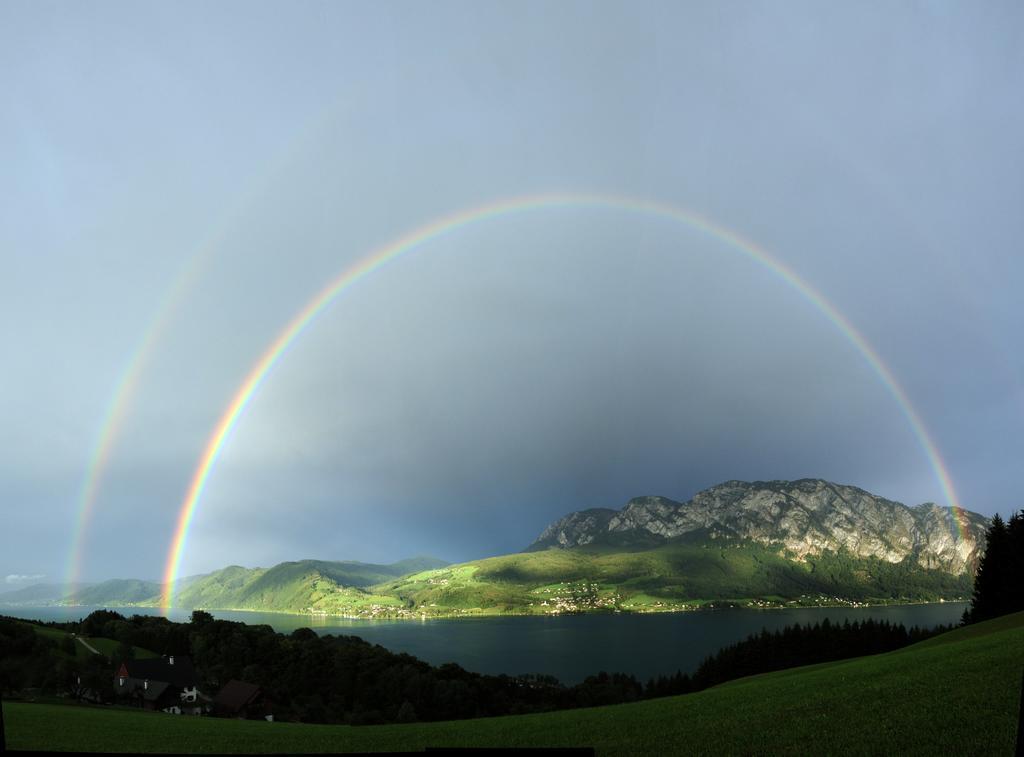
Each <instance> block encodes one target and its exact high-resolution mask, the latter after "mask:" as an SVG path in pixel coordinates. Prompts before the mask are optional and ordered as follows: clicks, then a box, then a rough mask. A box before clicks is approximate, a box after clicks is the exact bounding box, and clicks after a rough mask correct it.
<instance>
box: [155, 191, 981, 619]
mask: <svg viewBox="0 0 1024 757" xmlns="http://www.w3.org/2000/svg"><path fill="white" fill-rule="evenodd" d="M558 208H595V209H609V210H619V211H630V212H634V213H637V214H640V215H647V216H654V217H658V218H663V219H669V220H673V221H677V222H679V223H682V224H684V225H686V226H688V227H690V228H693V229H697V230H699V231H701V232H703V233H705V234H707V235H708V236H710V237H712V238H714V239H717V240H718V241H720V242H723V243H725V244H726V245H727V246H728V247H730V248H732V249H733V250H735V251H737V252H739V253H741V254H743V255H745V256H747V257H748V258H750V259H751V260H753V261H755V262H756V263H758V264H760V265H762V266H764V267H765V268H767V269H768V270H770V271H772V272H773V273H775V274H777V275H778V276H779V277H780V278H781V279H782V280H783V281H785V282H786V283H787V284H789V285H790V286H792V287H793V288H794V289H796V290H797V291H798V292H799V293H800V294H801V295H803V296H804V298H805V299H807V300H808V301H809V302H810V303H811V304H812V305H814V306H815V307H816V308H817V309H818V310H819V311H820V312H821V313H822V314H823V315H824V316H825V317H826V318H828V320H830V321H831V322H832V323H833V324H834V325H835V326H836V327H837V328H838V329H839V331H840V332H841V333H842V334H843V336H845V337H846V339H847V340H848V341H849V342H850V343H851V344H852V345H853V346H854V347H856V349H857V350H858V351H859V352H860V353H861V355H862V356H863V357H864V359H865V360H866V361H867V363H868V364H869V365H870V366H871V368H872V369H873V370H874V372H875V374H876V375H877V376H878V378H879V379H880V380H881V382H882V384H883V385H884V386H885V387H886V389H887V390H888V391H889V393H890V394H891V395H892V396H893V398H894V399H895V400H896V403H897V405H898V406H899V408H900V410H901V411H902V413H903V415H904V416H905V417H906V419H907V421H908V423H909V424H910V427H911V429H912V430H913V432H914V435H915V437H916V438H917V440H918V442H919V443H920V445H921V448H922V450H923V451H924V453H925V456H926V458H927V459H928V462H929V465H930V466H931V468H932V470H933V471H934V473H935V476H936V479H937V481H938V483H939V486H940V487H941V489H942V491H943V494H944V496H945V498H946V500H947V501H948V502H949V504H950V506H951V507H952V508H957V504H958V503H957V497H956V492H955V490H954V488H953V482H952V479H951V478H950V475H949V471H948V470H947V468H946V465H945V463H944V462H943V460H942V457H941V455H940V454H939V451H938V449H937V447H936V446H935V443H934V442H933V441H932V439H931V436H930V435H929V434H928V431H927V429H926V428H925V425H924V422H923V421H922V420H921V417H920V416H919V415H918V413H917V411H916V410H915V409H914V407H913V405H912V404H911V402H910V399H909V398H908V397H907V394H906V392H905V391H904V390H903V388H902V387H901V386H900V384H899V382H898V381H897V380H896V377H895V376H894V375H893V373H892V371H891V370H889V368H888V367H887V366H886V365H885V363H884V362H882V359H881V357H879V355H878V353H877V352H876V351H875V350H874V348H873V347H872V346H871V345H870V344H869V343H868V341H867V340H866V339H865V338H864V336H863V335H862V334H861V333H860V332H859V331H857V329H856V328H854V326H853V324H851V323H850V321H849V320H847V318H846V317H845V316H843V315H842V313H840V312H839V311H838V310H837V309H836V308H835V306H833V305H832V304H831V303H830V302H828V301H827V300H826V299H825V297H824V296H823V295H822V294H821V293H820V292H818V291H817V290H816V289H814V288H813V287H812V286H811V285H810V284H808V283H807V282H806V281H804V280H803V279H802V278H800V277H799V276H798V275H797V274H796V273H795V272H794V271H793V270H791V269H790V268H788V267H787V266H785V265H784V264H783V263H781V262H779V261H778V260H776V259H775V258H773V257H772V256H771V255H770V254H769V253H768V252H767V251H766V250H764V249H762V248H761V247H759V246H758V245H756V244H754V243H753V242H751V241H749V240H747V239H745V238H743V237H742V236H740V235H739V234H737V233H735V232H733V231H731V230H729V229H726V228H724V227H722V226H719V225H717V224H715V223H713V222H711V221H709V220H708V219H706V218H704V217H703V216H701V215H699V214H697V213H693V212H691V211H688V210H683V209H681V208H677V207H674V206H671V205H666V204H663V203H660V202H654V201H648V200H642V199H635V198H630V197H620V196H611V195H597V194H543V195H530V196H526V197H517V198H512V199H506V200H502V201H499V202H495V203H491V204H487V205H483V206H479V207H475V208H471V209H468V210H463V211H460V212H457V213H454V214H452V215H448V216H445V217H443V218H441V219H439V220H436V221H433V222H431V223H428V224H426V225H424V226H421V227H419V228H417V229H415V230H413V231H411V232H409V233H408V234H405V235H404V236H402V237H399V238H398V239H396V240H394V241H393V242H391V243H390V244H387V245H385V246H383V247H381V248H379V249H377V250H376V251H375V252H373V253H371V254H370V255H368V256H366V257H365V258H363V259H362V260H360V261H359V262H358V263H356V264H355V265H353V266H351V267H350V268H348V269H346V270H344V271H342V272H341V273H340V274H339V275H338V276H337V277H336V278H335V279H334V280H332V281H331V282H330V283H329V284H327V286H325V287H324V288H323V289H322V290H320V292H319V293H318V294H317V295H316V296H315V297H313V298H312V299H311V300H309V302H308V303H307V304H306V305H305V306H304V307H303V308H302V309H301V310H299V312H298V313H296V315H295V316H294V317H293V318H292V320H291V321H290V322H289V323H288V324H287V325H286V326H285V327H284V329H283V330H282V331H281V332H280V333H279V334H278V336H277V338H276V339H275V340H274V341H273V343H272V344H271V345H270V347H269V348H268V349H267V350H266V351H265V352H264V353H263V355H262V357H260V359H259V360H257V361H256V363H255V365H253V367H252V369H251V370H250V371H249V373H248V375H247V376H246V378H245V380H244V381H243V382H242V384H241V386H239V388H238V390H237V391H236V392H235V394H234V396H233V397H232V399H231V402H230V404H229V405H228V407H227V409H226V410H225V411H224V413H223V414H222V415H221V417H220V420H219V421H218V423H217V425H216V427H215V428H214V430H213V433H212V434H211V435H210V437H209V439H208V441H207V443H206V447H205V448H204V450H203V454H202V457H201V458H200V459H199V463H198V465H197V467H196V469H195V472H194V473H193V475H192V479H191V482H190V484H189V488H188V491H187V493H186V495H185V499H184V501H183V502H182V504H181V507H180V510H179V513H178V519H177V524H176V527H175V530H174V536H173V539H172V540H171V545H170V549H169V551H168V554H167V559H166V564H165V570H164V579H163V580H164V593H163V597H162V600H161V605H162V607H163V609H164V610H165V611H166V610H167V609H169V608H170V607H171V606H172V604H173V601H174V583H175V581H176V579H177V575H178V568H179V565H180V564H181V559H182V556H183V554H184V551H185V546H186V543H187V539H188V532H189V527H190V526H191V524H192V520H193V518H194V516H195V513H196V508H197V506H198V504H199V501H200V499H201V497H202V494H203V490H204V488H205V486H206V483H207V481H208V479H209V476H210V473H211V471H212V470H213V466H214V463H215V462H216V461H217V458H218V456H219V455H220V452H221V450H222V449H223V447H224V444H225V442H226V441H227V439H228V437H229V435H230V433H231V431H232V429H233V428H234V427H235V425H236V423H237V422H238V419H239V417H241V414H242V412H243V411H244V410H245V408H246V407H247V406H248V404H249V402H250V401H251V400H252V397H253V395H254V394H255V392H256V390H257V389H258V388H259V387H260V384H261V383H262V382H263V381H264V379H265V378H266V377H267V375H268V374H269V373H270V370H271V369H272V368H273V367H274V365H275V364H276V363H277V362H278V360H280V359H281V357H282V356H283V355H284V354H285V352H286V351H287V350H288V348H289V347H290V346H291V344H292V343H293V342H294V341H295V339H296V338H297V337H298V336H299V335H300V334H301V333H302V332H303V331H305V329H306V328H307V327H308V326H309V325H310V324H311V323H312V322H313V321H314V320H315V319H316V318H317V316H319V315H320V314H321V313H322V312H324V310H326V309H327V307H328V306H329V305H330V304H331V303H332V302H334V300H335V298H337V297H338V295H340V294H341V293H342V292H344V291H345V290H346V289H347V288H349V287H350V286H352V285H353V284H355V283H356V282H358V281H360V280H361V279H363V278H364V277H366V276H368V275H369V274H371V273H373V272H374V271H377V270H380V269H381V268H382V267H384V266H385V265H386V264H388V263H390V262H392V261H394V260H396V259H398V258H400V257H401V256H403V255H405V254H407V253H410V252H412V251H414V250H416V249H418V248H420V247H421V246H423V245H424V244H425V243H427V242H429V241H433V240H435V239H437V238H439V237H442V236H444V235H447V234H450V233H452V232H455V231H457V230H459V229H461V228H464V227H466V226H469V225H475V224H480V223H483V222H485V221H488V220H491V219H494V218H498V217H500V216H506V215H509V214H512V213H523V212H527V211H538V210H545V209H558ZM953 515H954V521H955V522H956V523H957V527H958V528H959V529H960V531H961V533H962V531H963V526H962V524H961V523H960V519H959V518H958V517H956V510H955V509H954V511H953Z"/></svg>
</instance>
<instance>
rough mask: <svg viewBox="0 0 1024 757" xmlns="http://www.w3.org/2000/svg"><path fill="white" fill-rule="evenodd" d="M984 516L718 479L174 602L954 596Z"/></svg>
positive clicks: (267, 573)
mask: <svg viewBox="0 0 1024 757" xmlns="http://www.w3.org/2000/svg"><path fill="white" fill-rule="evenodd" d="M988 523H989V521H988V519H987V518H985V517H984V516H981V515H979V514H977V513H971V512H967V511H958V512H957V513H955V514H954V512H953V511H952V510H950V509H949V508H942V507H938V506H936V505H934V504H930V503H929V504H924V505H918V506H917V507H907V506H906V505H903V504H901V503H899V502H894V501H892V500H888V499H885V498H882V497H878V496H876V495H874V494H871V493H869V492H867V491H864V490H863V489H859V488H857V487H854V486H846V485H841V484H834V483H830V482H828V481H824V480H820V479H801V480H799V481H754V482H744V481H727V482H725V483H723V484H719V485H718V486H713V487H711V488H710V489H707V490H705V491H702V492H700V493H698V494H697V495H696V496H694V497H693V498H692V499H691V500H689V501H688V502H677V501H675V500H671V499H668V498H667V497H654V496H649V497H636V498H634V499H631V500H630V501H629V502H628V503H627V504H626V505H625V506H624V507H623V508H622V509H621V510H613V509H610V508H593V509H589V510H580V511H578V512H574V513H570V514H568V515H566V516H565V517H563V518H560V519H559V520H558V521H556V522H555V523H553V524H551V525H550V526H548V528H546V529H545V530H544V532H543V533H542V534H541V535H540V537H539V538H538V539H537V540H536V541H535V542H534V543H533V544H532V545H530V547H529V548H527V550H525V551H523V552H517V553H513V554H508V555H499V556H495V557H488V558H483V559H480V560H473V561H470V562H466V563H459V564H454V565H452V564H449V563H447V562H445V561H443V560H437V559H434V558H426V557H420V558H413V559H411V560H402V561H400V562H396V563H392V564H390V565H380V564H375V563H361V562H353V561H330V560H298V561H291V562H283V563H280V564H278V565H275V566H273V567H271V568H244V567H241V566H238V565H231V566H228V567H226V568H222V569H220V570H217V571H214V572H212V573H208V574H205V575H198V576H189V577H186V578H182V579H180V580H179V581H178V582H177V584H176V586H175V593H174V606H175V607H176V608H179V609H203V610H250V611H273V612H288V613H299V614H310V615H314V616H341V617H350V618H366V619H374V618H424V617H452V616H467V615H487V614H545V615H549V614H559V613H563V612H569V613H572V612H588V611H604V612H607V611H614V612H665V611H681V610H693V609H697V608H699V607H706V606H710V607H719V606H723V604H724V605H726V606H742V607H759V608H764V607H793V606H821V605H823V604H840V605H855V606H858V605H861V604H871V603H893V602H895V603H901V602H921V601H940V600H962V599H963V598H965V597H968V596H970V593H971V588H972V584H973V578H974V571H975V568H976V565H977V562H978V560H979V557H980V555H981V554H982V552H983V549H984V543H985V530H986V528H987V526H988ZM33 588H34V587H33ZM163 588H164V587H163V586H162V585H161V584H159V583H155V582H152V581H139V580H134V579H115V580H111V581H105V582H103V583H101V584H96V585H94V586H82V587H79V588H78V589H77V590H76V591H75V592H74V593H73V594H72V595H69V596H68V595H58V596H55V597H53V598H52V599H49V600H46V599H44V598H43V597H44V596H45V595H46V592H45V591H44V590H39V591H38V592H37V593H36V594H37V596H39V600H38V601H37V602H29V601H24V600H23V601H22V602H21V604H22V606H26V605H31V604H62V605H98V606H107V607H131V606H148V607H158V606H160V604H161V600H162V593H163ZM7 596H8V595H0V606H4V605H8V606H10V605H9V604H8V602H7V601H6V598H7Z"/></svg>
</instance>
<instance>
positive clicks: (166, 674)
mask: <svg viewBox="0 0 1024 757" xmlns="http://www.w3.org/2000/svg"><path fill="white" fill-rule="evenodd" d="M114 695H115V696H116V697H117V698H118V699H119V700H121V701H124V702H127V703H130V704H133V705H135V706H136V707H142V708H143V709H146V710H162V711H164V712H169V713H172V714H174V715H181V714H182V713H186V714H189V715H201V714H202V713H203V712H204V711H205V709H206V702H207V701H208V698H207V697H204V696H203V695H202V694H200V693H199V684H198V677H197V676H196V671H195V668H194V667H193V666H192V660H191V659H189V658H188V657H184V656H181V655H168V656H165V657H153V658H149V659H143V660H125V661H124V662H123V663H121V667H120V668H118V670H117V675H116V676H115V678H114Z"/></svg>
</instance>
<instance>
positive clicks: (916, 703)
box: [4, 613, 1024, 755]
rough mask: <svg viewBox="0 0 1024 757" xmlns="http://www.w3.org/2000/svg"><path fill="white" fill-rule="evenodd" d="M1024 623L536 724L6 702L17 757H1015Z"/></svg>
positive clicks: (534, 718) (996, 624)
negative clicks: (326, 755) (293, 755)
mask: <svg viewBox="0 0 1024 757" xmlns="http://www.w3.org/2000/svg"><path fill="white" fill-rule="evenodd" d="M1022 671H1024V613H1016V614H1014V615H1009V616H1005V617H1003V618H998V619H996V620H993V621H988V622H985V623H980V624H977V625H974V626H969V627H966V628H961V629H957V630H954V631H951V632H949V633H946V634H943V635H941V636H939V637H936V638H933V639H930V640H928V641H925V642H922V643H920V644H916V645H914V646H911V647H907V648H905V649H902V650H899V651H896V652H890V653H887V654H881V655H875V656H870V657H861V658H857V659H853V660H845V661H842V662H835V663H826V664H821V665H814V666H809V667H805V668H793V669H790V670H783V671H779V672H775V673H768V674H764V675H760V676H754V677H751V678H744V679H740V680H737V681H732V682H730V683H727V684H723V685H721V686H718V687H715V688H713V689H708V690H706V691H702V692H698V693H696V694H688V695H685V696H679V697H668V698H665V699H655V700H649V701H645V702H639V703H635V704H624V705H615V706H611V707H599V708H593V709H581V710H565V711H561V712H552V713H545V714H540V715H523V716H508V717H500V718H484V719H479V720H464V721H452V722H443V723H416V724H408V725H388V726H364V727H353V726H318V725H302V724H292V723H265V722H255V721H248V722H247V721H228V720H217V719H213V718H189V717H175V716H170V715H164V714H161V713H145V712H140V711H134V710H120V709H114V708H103V707H88V706H72V705H54V704H34V703H26V702H5V703H4V720H5V723H6V727H7V744H8V747H9V748H11V749H23V750H44V749H49V750H58V751H60V750H77V751H97V752H104V751H110V752H142V753H146V752H168V751H172V752H195V753H202V752H237V753H258V752H348V751H397V750H413V751H418V750H422V749H423V748H425V747H427V746H435V747H436V746H451V747H497V746H518V747H541V746H593V747H595V748H596V750H597V753H598V754H600V755H620V754H622V755H648V754H649V755H664V754H708V755H711V754H769V753H770V754H794V755H795V754H800V755H804V754H887V755H888V754H920V755H935V754H950V755H956V754H985V755H1012V754H1014V748H1015V736H1016V728H1017V717H1018V712H1019V709H1020V690H1021V674H1022Z"/></svg>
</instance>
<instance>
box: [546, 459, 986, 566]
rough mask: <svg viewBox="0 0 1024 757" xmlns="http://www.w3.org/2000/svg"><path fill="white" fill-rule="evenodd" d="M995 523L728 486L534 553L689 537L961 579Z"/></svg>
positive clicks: (631, 508) (862, 499) (553, 529)
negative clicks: (844, 554)
mask: <svg viewBox="0 0 1024 757" xmlns="http://www.w3.org/2000/svg"><path fill="white" fill-rule="evenodd" d="M987 527H988V519H987V518H985V517H984V516H982V515H979V514H977V513H972V512H968V511H965V510H959V511H957V513H955V514H954V512H953V511H952V510H951V509H950V508H945V507H939V506H937V505H934V504H931V503H927V504H923V505H918V506H917V507H907V506H906V505H903V504H901V503H899V502H893V501H892V500H888V499H884V498H882V497H877V496H875V495H874V494H870V493H869V492H866V491H864V490H863V489H858V488H857V487H855V486H844V485H840V484H833V483H830V482H828V481H822V480H818V479H801V480H800V481H754V482H745V481H727V482H725V483H724V484H719V485H718V486H713V487H711V488H710V489H706V490H704V491H702V492H700V493H699V494H697V495H696V496H695V497H694V498H693V499H691V500H690V501H689V502H676V501H674V500H671V499H667V498H666V497H636V498H634V499H631V500H630V501H629V502H628V503H626V506H625V507H623V508H622V509H621V510H619V511H615V510H608V509H594V510H582V511H580V512H575V513H571V514H570V515H567V516H566V517H564V518H562V519H561V520H559V521H557V522H555V523H553V524H552V525H550V526H548V528H546V529H545V530H544V532H543V533H542V534H541V535H540V537H539V538H538V539H537V541H536V542H534V544H532V545H531V546H530V549H531V550H535V549H544V548H548V547H562V548H568V547H577V546H584V545H588V544H610V545H627V544H638V545H639V544H651V543H660V542H664V541H668V540H672V539H679V538H683V537H687V536H691V537H698V536H700V537H706V538H712V539H717V538H729V537H732V538H739V539H748V540H751V541H755V542H760V543H763V544H779V545H781V546H783V547H785V549H787V550H789V551H790V552H791V553H793V554H794V555H796V557H797V558H798V559H799V558H803V557H805V556H807V555H813V554H820V553H821V552H822V551H824V550H835V551H838V550H839V549H843V548H845V549H846V550H847V551H849V552H851V553H852V554H854V555H857V556H858V557H877V558H879V559H882V560H886V561H888V562H892V563H897V562H902V561H903V560H904V559H906V558H907V557H911V558H913V559H914V560H916V562H917V563H918V564H919V565H921V566H922V567H925V568H935V569H939V570H944V571H947V572H949V573H952V574H954V575H960V574H963V573H965V572H968V571H973V570H974V569H975V567H976V566H977V560H978V558H979V557H980V555H981V552H982V551H983V550H984V544H985V529H986V528H987Z"/></svg>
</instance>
